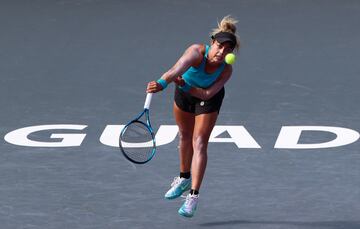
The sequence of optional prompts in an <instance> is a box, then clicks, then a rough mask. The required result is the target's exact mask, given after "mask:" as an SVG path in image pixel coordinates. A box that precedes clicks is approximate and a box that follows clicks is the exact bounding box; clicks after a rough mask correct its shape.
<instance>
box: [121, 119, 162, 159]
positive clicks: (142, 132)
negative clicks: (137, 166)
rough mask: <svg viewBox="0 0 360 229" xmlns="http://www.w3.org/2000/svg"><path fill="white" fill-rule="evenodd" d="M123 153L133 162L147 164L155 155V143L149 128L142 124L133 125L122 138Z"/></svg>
mask: <svg viewBox="0 0 360 229" xmlns="http://www.w3.org/2000/svg"><path fill="white" fill-rule="evenodd" d="M120 144H121V146H122V150H123V153H124V154H126V156H127V157H129V158H130V159H131V160H133V161H136V162H145V161H147V160H149V159H150V158H151V157H152V155H153V149H154V148H155V143H154V139H153V135H152V133H151V131H150V130H149V128H148V127H147V126H146V125H144V124H143V123H141V122H134V123H131V124H130V125H129V126H128V127H127V128H126V129H125V131H124V132H123V133H122V135H121V138H120Z"/></svg>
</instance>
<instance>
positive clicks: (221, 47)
mask: <svg viewBox="0 0 360 229" xmlns="http://www.w3.org/2000/svg"><path fill="white" fill-rule="evenodd" d="M231 52H232V48H231V45H230V43H229V42H224V43H219V42H218V41H216V40H214V41H213V43H212V44H211V49H210V52H209V55H208V59H209V61H210V62H212V63H216V64H218V63H222V62H223V61H224V59H225V56H226V55H227V54H229V53H231Z"/></svg>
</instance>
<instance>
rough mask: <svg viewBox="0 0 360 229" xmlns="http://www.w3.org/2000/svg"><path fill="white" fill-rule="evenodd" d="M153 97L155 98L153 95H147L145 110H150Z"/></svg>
mask: <svg viewBox="0 0 360 229" xmlns="http://www.w3.org/2000/svg"><path fill="white" fill-rule="evenodd" d="M152 96H153V93H147V95H146V99H145V104H144V109H149V108H150V103H151V99H152Z"/></svg>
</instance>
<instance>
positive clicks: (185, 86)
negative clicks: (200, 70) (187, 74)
mask: <svg viewBox="0 0 360 229" xmlns="http://www.w3.org/2000/svg"><path fill="white" fill-rule="evenodd" d="M179 88H180V89H181V90H182V91H183V92H188V91H190V89H191V86H190V84H188V83H186V82H185V85H184V86H179Z"/></svg>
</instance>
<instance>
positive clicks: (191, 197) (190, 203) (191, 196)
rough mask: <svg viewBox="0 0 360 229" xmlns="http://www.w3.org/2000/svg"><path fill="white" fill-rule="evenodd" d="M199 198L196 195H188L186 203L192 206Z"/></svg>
mask: <svg viewBox="0 0 360 229" xmlns="http://www.w3.org/2000/svg"><path fill="white" fill-rule="evenodd" d="M197 198H198V196H195V195H187V196H186V200H185V203H186V205H187V206H192V205H193V203H194V202H195V200H196V199H197Z"/></svg>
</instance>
